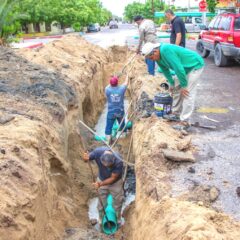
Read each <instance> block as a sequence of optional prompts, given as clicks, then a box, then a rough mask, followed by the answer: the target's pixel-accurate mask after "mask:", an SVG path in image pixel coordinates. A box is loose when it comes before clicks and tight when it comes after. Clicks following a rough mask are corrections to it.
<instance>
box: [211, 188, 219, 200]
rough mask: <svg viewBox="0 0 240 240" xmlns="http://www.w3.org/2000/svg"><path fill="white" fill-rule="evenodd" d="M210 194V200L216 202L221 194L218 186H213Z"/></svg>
mask: <svg viewBox="0 0 240 240" xmlns="http://www.w3.org/2000/svg"><path fill="white" fill-rule="evenodd" d="M209 194H210V196H209V197H210V201H211V202H215V201H216V200H217V199H218V196H219V190H218V189H217V188H216V187H212V188H211V189H210V191H209Z"/></svg>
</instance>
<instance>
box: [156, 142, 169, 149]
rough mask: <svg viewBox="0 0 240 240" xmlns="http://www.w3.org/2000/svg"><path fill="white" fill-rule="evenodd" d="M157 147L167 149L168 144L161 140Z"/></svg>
mask: <svg viewBox="0 0 240 240" xmlns="http://www.w3.org/2000/svg"><path fill="white" fill-rule="evenodd" d="M158 148H162V149H167V148H168V144H167V143H166V142H161V143H159V144H158Z"/></svg>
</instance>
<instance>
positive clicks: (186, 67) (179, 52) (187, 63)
mask: <svg viewBox="0 0 240 240" xmlns="http://www.w3.org/2000/svg"><path fill="white" fill-rule="evenodd" d="M142 53H143V54H144V55H145V57H146V58H148V59H151V60H153V61H156V62H157V64H158V66H159V67H160V68H161V70H162V73H163V75H164V76H165V77H166V79H167V81H168V83H169V85H170V91H171V92H172V93H173V98H174V99H173V109H172V112H173V114H171V115H165V116H164V118H166V119H169V120H171V121H181V122H182V124H185V123H186V122H188V121H189V118H190V116H191V114H192V113H193V110H194V102H195V98H196V91H197V84H198V82H199V77H200V75H201V73H202V71H203V68H204V61H203V59H202V57H201V56H200V55H198V54H197V53H196V52H194V51H192V50H189V49H186V48H183V47H180V46H176V45H173V44H166V43H161V44H159V43H156V44H154V43H146V44H145V45H144V46H143V48H142ZM171 70H173V71H174V72H175V74H176V78H174V79H173V77H172V75H171Z"/></svg>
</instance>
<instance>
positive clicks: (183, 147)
mask: <svg viewBox="0 0 240 240" xmlns="http://www.w3.org/2000/svg"><path fill="white" fill-rule="evenodd" d="M191 141H192V140H191V138H189V139H188V140H186V141H181V142H180V143H178V144H177V149H178V150H179V151H186V150H188V149H189V148H190V146H191Z"/></svg>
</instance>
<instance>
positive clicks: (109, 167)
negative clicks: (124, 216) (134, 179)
mask: <svg viewBox="0 0 240 240" xmlns="http://www.w3.org/2000/svg"><path fill="white" fill-rule="evenodd" d="M83 160H84V161H92V160H95V162H96V163H97V166H98V170H99V173H98V179H97V181H96V182H95V183H93V185H94V187H95V188H97V189H98V192H99V195H100V198H101V200H102V202H103V205H104V206H106V201H107V196H108V194H111V195H112V197H113V207H114V209H115V211H116V213H117V217H118V222H119V223H120V221H121V209H122V203H123V198H124V192H123V181H122V174H123V161H122V158H121V156H120V155H119V154H118V153H112V152H111V151H110V149H109V148H108V147H104V146H103V147H98V148H96V149H94V150H93V151H92V152H90V153H89V154H88V153H84V154H83ZM98 210H99V217H100V221H101V220H102V217H103V214H104V212H103V209H102V205H101V203H100V201H98Z"/></svg>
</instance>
